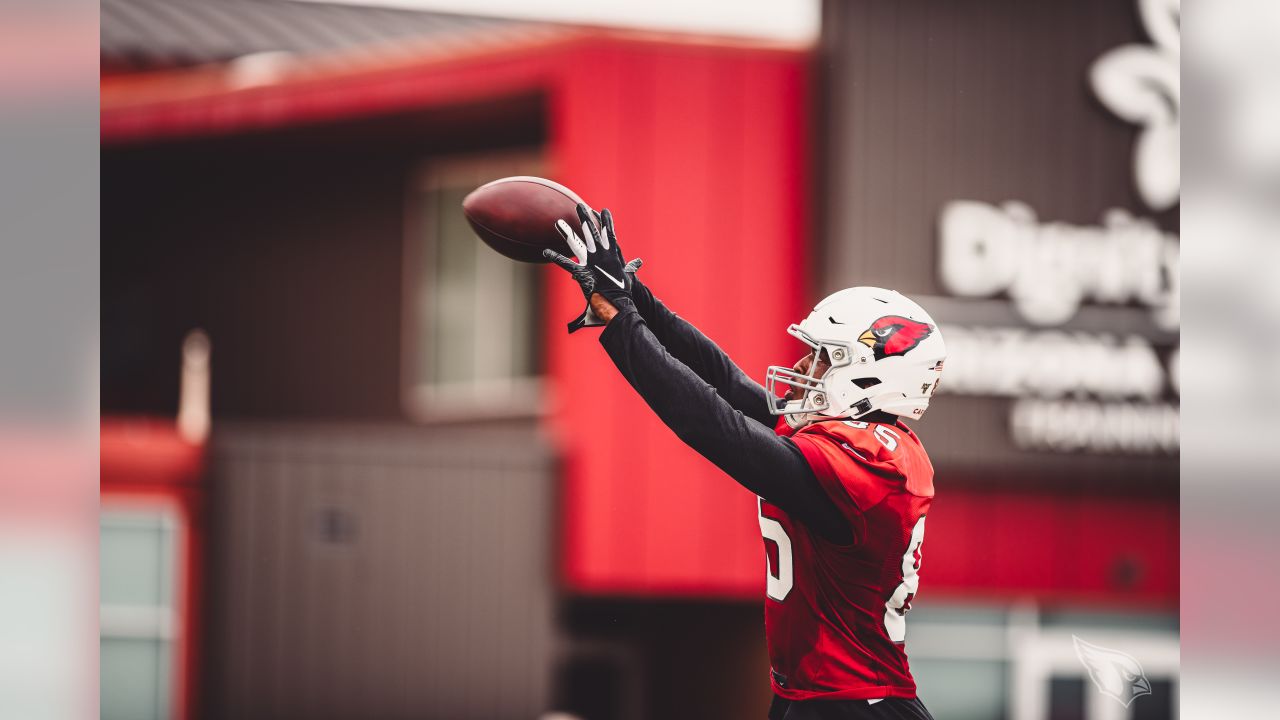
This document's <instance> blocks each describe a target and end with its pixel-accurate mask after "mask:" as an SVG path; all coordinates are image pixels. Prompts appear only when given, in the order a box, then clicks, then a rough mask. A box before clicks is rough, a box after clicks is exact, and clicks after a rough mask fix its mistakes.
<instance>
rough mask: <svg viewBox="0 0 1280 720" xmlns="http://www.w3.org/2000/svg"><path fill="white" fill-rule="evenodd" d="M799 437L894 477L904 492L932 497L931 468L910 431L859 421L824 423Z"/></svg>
mask: <svg viewBox="0 0 1280 720" xmlns="http://www.w3.org/2000/svg"><path fill="white" fill-rule="evenodd" d="M797 434H799V435H803V436H806V437H808V438H810V439H814V440H818V441H819V442H825V443H828V444H829V445H834V446H838V447H839V448H840V449H841V450H842V451H843V452H844V454H845V455H846V456H848V457H849V458H850V459H851V460H853V461H854V462H856V463H858V464H860V465H863V466H865V467H867V468H868V469H871V470H874V471H876V472H877V474H881V475H897V476H899V477H901V478H903V479H904V480H906V482H907V486H908V490H909V491H911V492H913V493H915V494H918V495H926V496H932V495H933V466H932V465H931V464H930V462H929V457H928V455H926V454H925V452H924V448H923V447H922V446H921V445H920V441H919V439H918V438H917V437H916V436H915V433H913V432H912V431H911V430H910V429H908V428H906V427H903V426H901V425H889V424H884V423H872V422H866V421H862V420H828V421H825V422H817V423H812V424H810V425H807V426H805V427H804V428H801V430H800V432H799V433H797Z"/></svg>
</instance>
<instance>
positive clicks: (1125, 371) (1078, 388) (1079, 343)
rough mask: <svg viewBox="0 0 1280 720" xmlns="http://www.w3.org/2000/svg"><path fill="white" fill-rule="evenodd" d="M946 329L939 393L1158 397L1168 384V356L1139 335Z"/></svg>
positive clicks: (949, 327) (958, 327) (1047, 396)
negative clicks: (1160, 354)
mask: <svg viewBox="0 0 1280 720" xmlns="http://www.w3.org/2000/svg"><path fill="white" fill-rule="evenodd" d="M942 332H943V336H944V337H946V339H947V370H946V374H945V375H944V376H943V381H942V383H941V384H940V385H939V388H938V390H939V392H948V393H955V394H963V395H995V396H1002V397H1025V396H1039V397H1044V398H1058V397H1065V396H1075V397H1083V396H1092V397H1096V398H1102V399H1124V398H1140V399H1145V400H1155V399H1158V398H1159V397H1160V396H1161V395H1162V394H1163V393H1164V390H1165V387H1166V382H1165V381H1166V372H1165V369H1164V366H1163V365H1162V364H1161V362H1160V358H1159V357H1158V356H1157V355H1156V352H1155V350H1154V349H1153V348H1152V347H1151V345H1150V343H1148V342H1147V341H1146V340H1144V339H1143V338H1140V337H1137V336H1134V335H1131V336H1128V337H1125V338H1118V337H1116V336H1114V335H1110V334H1107V333H1089V332H1063V331H1058V330H1027V329H1023V328H1002V327H969V326H959V325H943V326H942ZM1169 385H1170V386H1171V387H1172V389H1173V390H1174V391H1175V392H1176V391H1177V388H1176V386H1173V385H1172V382H1170V383H1169Z"/></svg>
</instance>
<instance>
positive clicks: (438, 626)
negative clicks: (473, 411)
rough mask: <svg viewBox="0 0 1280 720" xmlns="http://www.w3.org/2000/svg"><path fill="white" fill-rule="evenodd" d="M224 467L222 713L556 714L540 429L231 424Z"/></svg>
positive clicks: (216, 653)
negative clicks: (552, 695) (553, 708)
mask: <svg viewBox="0 0 1280 720" xmlns="http://www.w3.org/2000/svg"><path fill="white" fill-rule="evenodd" d="M213 463H214V476H213V479H212V486H213V497H214V502H213V537H212V538H211V543H210V545H211V547H212V552H213V554H214V555H213V557H212V558H211V559H212V563H211V568H212V577H211V578H210V586H211V591H212V593H213V599H212V602H210V603H209V607H210V612H211V617H210V618H209V621H210V627H211V628H212V632H211V633H210V637H211V641H210V655H209V663H208V673H209V688H210V691H209V692H208V693H207V697H208V704H209V708H208V709H209V715H210V716H211V717H213V718H236V719H237V720H246V719H252V718H352V719H354V718H370V717H377V718H441V719H445V718H447V719H449V720H466V719H468V718H476V719H477V720H481V719H483V720H491V719H495V718H529V717H534V716H535V715H536V714H537V713H539V712H541V711H543V710H545V709H547V707H546V706H547V703H548V702H549V693H550V683H551V677H552V667H551V665H552V662H553V655H552V650H553V645H552V621H553V605H552V602H553V596H552V572H551V569H550V567H549V564H550V562H551V561H552V560H551V558H552V554H551V552H550V548H549V543H550V538H551V537H552V532H551V522H552V514H551V512H552V511H551V507H552V502H553V493H552V491H551V487H552V486H551V472H550V461H549V456H548V455H547V454H546V452H545V450H544V449H543V447H542V443H541V441H540V440H539V438H538V435H537V433H536V431H535V430H534V429H533V428H532V427H531V426H528V425H521V426H512V427H510V428H505V429H503V428H493V427H487V428H485V429H484V430H483V431H477V430H474V429H473V430H470V431H468V430H452V431H444V430H437V431H427V430H406V429H403V428H388V427H362V428H349V427H335V426H314V425H309V426H296V425H287V426H286V425H271V426H261V425H241V424H237V425H234V426H231V427H228V426H226V425H224V426H222V427H221V428H220V429H219V432H218V435H217V437H216V439H215V443H214V458H213Z"/></svg>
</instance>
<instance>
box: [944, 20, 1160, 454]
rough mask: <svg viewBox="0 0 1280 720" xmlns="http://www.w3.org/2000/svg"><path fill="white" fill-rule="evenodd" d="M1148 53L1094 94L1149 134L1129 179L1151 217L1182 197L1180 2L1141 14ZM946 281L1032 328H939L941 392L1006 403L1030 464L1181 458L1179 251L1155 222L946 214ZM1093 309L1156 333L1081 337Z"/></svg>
mask: <svg viewBox="0 0 1280 720" xmlns="http://www.w3.org/2000/svg"><path fill="white" fill-rule="evenodd" d="M1139 9H1140V12H1141V15H1142V18H1143V22H1144V24H1145V26H1146V28H1147V32H1148V33H1149V34H1150V35H1151V37H1152V39H1153V40H1154V43H1155V44H1154V45H1153V46H1145V45H1124V46H1122V47H1120V48H1117V49H1115V50H1113V51H1111V52H1108V53H1106V54H1105V55H1103V56H1102V57H1101V58H1099V59H1098V60H1097V61H1096V62H1095V63H1094V64H1093V66H1092V68H1091V71H1090V80H1091V83H1092V86H1093V89H1094V91H1095V92H1096V93H1097V95H1098V97H1099V99H1100V100H1101V101H1102V102H1103V104H1104V105H1106V106H1107V108H1108V109H1110V110H1111V111H1112V112H1114V113H1115V114H1116V115H1118V116H1120V117H1122V118H1124V119H1126V120H1129V121H1131V122H1134V123H1138V124H1141V125H1142V130H1141V132H1140V133H1139V136H1138V140H1137V144H1136V146H1135V148H1134V164H1133V169H1134V178H1135V184H1136V186H1137V188H1138V191H1139V194H1140V195H1141V197H1142V199H1143V201H1144V202H1145V203H1146V204H1147V205H1148V206H1149V207H1150V208H1151V209H1153V210H1164V209H1167V208H1169V207H1172V206H1173V205H1175V204H1176V203H1177V201H1178V196H1179V192H1180V183H1181V180H1180V174H1179V151H1178V144H1179V87H1178V57H1179V33H1178V14H1179V9H1178V2H1177V0H1140V2H1139ZM938 242H939V247H938V256H939V266H938V273H939V279H940V280H941V283H942V286H943V288H944V289H945V290H946V291H947V292H949V293H950V294H951V295H953V296H956V297H962V298H990V297H1005V298H1007V299H1008V301H1009V302H1010V303H1011V304H1012V305H1013V307H1014V309H1015V310H1016V312H1017V315H1018V317H1019V318H1020V319H1021V320H1023V321H1024V322H1025V323H1026V326H1025V327H995V326H981V325H963V324H948V323H942V324H943V332H944V335H945V337H946V339H947V345H948V351H949V355H950V357H949V359H948V361H947V375H946V377H944V379H943V383H942V385H941V386H940V388H939V390H941V391H946V392H950V393H955V394H969V395H986V396H998V397H1009V398H1012V399H1013V400H1014V402H1013V403H1012V405H1011V408H1010V415H1009V430H1010V438H1011V440H1012V441H1013V444H1014V445H1015V446H1016V447H1018V448H1020V449H1023V450H1033V451H1050V452H1080V451H1084V452H1098V453H1126V454H1171V453H1176V452H1177V450H1178V407H1177V404H1176V398H1177V394H1178V383H1177V377H1178V375H1177V362H1178V351H1177V345H1176V341H1173V342H1168V343H1165V344H1164V346H1157V344H1155V343H1153V342H1152V340H1150V339H1149V336H1157V337H1159V336H1162V335H1173V334H1176V332H1177V330H1178V327H1179V319H1180V307H1179V302H1178V297H1179V280H1178V278H1179V273H1178V264H1179V256H1180V253H1179V247H1180V246H1179V240H1178V237H1177V235H1175V234H1173V233H1167V232H1162V231H1161V230H1160V229H1159V228H1158V227H1157V226H1156V224H1155V222H1154V221H1153V220H1149V219H1144V218H1139V217H1135V216H1134V215H1133V214H1131V213H1130V212H1128V211H1126V210H1123V209H1119V208H1114V209H1111V210H1109V211H1107V212H1106V213H1105V214H1104V217H1103V218H1102V219H1101V223H1100V224H1098V225H1093V226H1078V225H1070V224H1067V223H1061V222H1052V221H1049V222H1045V221H1040V220H1038V219H1037V217H1036V213H1035V211H1034V210H1033V209H1032V208H1031V207H1030V206H1029V205H1027V204H1025V203H1021V202H1017V201H1010V202H1006V203H1004V204H1002V205H1000V206H996V205H991V204H988V203H982V202H974V201H968V200H957V201H952V202H949V203H946V204H945V205H944V206H943V208H942V212H941V215H940V217H939V223H938ZM1084 305H1092V306H1098V307H1101V308H1109V309H1110V311H1114V312H1119V311H1120V308H1133V307H1138V308H1141V309H1143V311H1144V312H1145V314H1146V315H1147V322H1148V323H1149V325H1150V330H1151V332H1147V333H1139V332H1134V331H1133V328H1131V327H1129V328H1125V326H1124V324H1123V323H1117V329H1116V330H1114V331H1097V330H1090V331H1085V330H1081V329H1078V328H1073V327H1072V326H1071V322H1072V320H1073V318H1074V317H1076V315H1077V313H1078V312H1079V310H1080V308H1081V307H1082V306H1084Z"/></svg>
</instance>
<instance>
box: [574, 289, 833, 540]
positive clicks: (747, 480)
mask: <svg viewBox="0 0 1280 720" xmlns="http://www.w3.org/2000/svg"><path fill="white" fill-rule="evenodd" d="M591 304H592V307H593V309H594V310H595V313H596V315H597V316H598V317H600V319H601V320H604V321H605V322H606V323H607V324H606V326H605V329H604V331H603V332H602V333H601V335H600V344H601V345H603V346H604V348H605V351H606V352H607V353H608V354H609V357H610V358H611V359H612V360H613V363H614V365H616V366H617V368H618V370H619V371H620V372H621V373H622V375H623V376H624V377H625V378H626V379H627V382H629V383H631V386H632V387H633V388H635V389H636V392H638V393H640V396H641V397H642V398H644V400H645V402H646V403H648V405H649V407H650V408H652V409H653V411H654V412H655V413H656V414H657V415H658V417H659V418H660V419H661V420H662V422H664V423H665V424H666V425H667V427H669V428H671V429H672V430H673V431H674V432H675V433H676V435H677V436H678V437H679V438H680V439H681V440H682V441H684V443H685V444H687V445H688V446H689V447H692V448H693V449H694V450H696V451H698V453H699V454H701V455H702V456H703V457H705V458H707V459H708V460H710V461H711V462H713V463H715V465H716V466H717V467H719V468H720V469H721V470H724V471H725V472H726V473H728V474H729V476H730V477H732V478H733V479H734V480H736V481H737V482H738V483H739V484H740V485H742V486H743V487H745V488H747V489H748V490H750V491H751V492H753V493H755V494H757V495H759V496H760V497H762V498H764V499H765V500H767V501H769V502H770V503H771V504H773V505H777V506H778V507H780V508H782V510H783V511H785V512H786V513H788V514H789V515H791V516H793V517H795V518H796V519H798V520H800V521H801V522H803V523H805V524H806V525H807V526H808V527H809V528H811V529H812V530H813V531H814V532H816V533H817V534H819V535H821V536H822V537H824V538H826V539H828V540H830V541H832V542H836V543H840V544H848V543H850V542H852V540H853V535H852V532H851V530H850V528H849V526H848V523H847V522H845V520H844V518H843V516H842V515H841V514H840V511H839V509H837V507H836V505H835V503H834V502H832V500H831V499H830V498H829V497H828V496H827V494H826V492H824V491H823V489H822V487H821V485H820V484H819V482H818V479H817V477H815V476H814V474H813V470H812V468H810V466H809V463H808V461H807V460H805V458H804V455H802V454H801V452H800V450H799V448H797V447H796V445H795V444H794V443H793V442H792V441H791V440H789V439H787V438H782V437H779V436H778V435H776V434H775V433H774V432H773V431H772V430H770V429H769V428H767V427H765V426H764V425H762V424H761V423H760V422H758V421H757V420H755V419H752V418H748V417H747V416H746V415H745V414H744V413H743V412H741V411H740V410H737V409H735V408H733V407H732V406H731V405H730V404H729V403H728V402H726V399H725V398H724V397H722V396H721V394H719V393H718V392H717V390H716V388H713V387H712V386H711V385H709V384H708V383H707V382H705V381H704V380H703V378H700V377H699V376H698V374H696V373H694V372H693V370H691V369H690V367H689V366H687V365H685V364H684V363H682V362H680V361H679V360H677V359H676V358H675V357H673V356H672V354H671V353H669V352H668V351H667V349H666V348H664V347H663V344H662V343H660V342H659V341H658V338H657V337H656V336H655V334H654V333H653V332H652V330H651V329H650V328H649V326H648V325H647V324H646V322H645V320H644V318H642V317H641V316H640V313H639V312H638V311H637V309H636V305H635V303H633V302H632V301H631V299H630V298H626V297H620V298H619V297H615V298H613V299H612V300H605V299H603V298H601V297H600V296H599V295H596V296H593V297H592V303H591ZM695 332H696V331H695ZM707 342H708V343H709V342H710V341H707ZM761 405H763V403H761Z"/></svg>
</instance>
